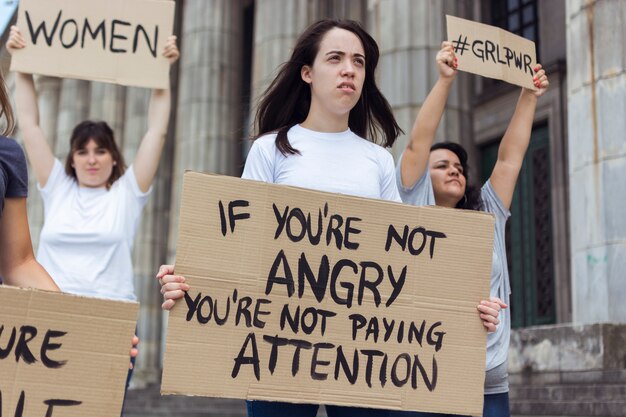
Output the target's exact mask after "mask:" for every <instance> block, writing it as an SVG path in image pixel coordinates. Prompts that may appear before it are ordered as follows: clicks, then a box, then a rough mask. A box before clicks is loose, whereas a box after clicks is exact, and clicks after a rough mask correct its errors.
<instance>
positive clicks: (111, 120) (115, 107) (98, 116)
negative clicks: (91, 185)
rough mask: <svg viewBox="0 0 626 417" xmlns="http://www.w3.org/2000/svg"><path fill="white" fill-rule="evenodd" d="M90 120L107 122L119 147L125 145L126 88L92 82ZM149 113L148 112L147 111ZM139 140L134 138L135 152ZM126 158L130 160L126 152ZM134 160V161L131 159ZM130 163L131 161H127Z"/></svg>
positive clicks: (133, 147) (132, 146)
mask: <svg viewBox="0 0 626 417" xmlns="http://www.w3.org/2000/svg"><path fill="white" fill-rule="evenodd" d="M90 87H91V88H90V103H89V119H91V120H103V121H105V122H107V124H108V125H109V126H111V129H113V133H114V134H115V141H116V142H117V144H118V145H119V146H122V145H123V144H124V115H125V107H126V87H123V86H121V85H115V84H106V83H99V82H92V83H91V85H90ZM146 111H147V110H146ZM140 139H141V137H139V138H133V139H132V140H131V142H132V145H131V146H130V147H131V148H132V149H133V155H134V151H135V150H136V149H137V148H136V146H134V145H135V144H139V140H140ZM124 157H125V158H126V157H128V158H130V155H129V156H127V154H126V152H124ZM131 160H132V159H131ZM127 162H129V161H127Z"/></svg>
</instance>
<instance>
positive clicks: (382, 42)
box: [367, 0, 475, 166]
mask: <svg viewBox="0 0 626 417" xmlns="http://www.w3.org/2000/svg"><path fill="white" fill-rule="evenodd" d="M446 14H452V15H455V16H461V17H463V16H467V15H469V5H468V4H467V2H449V1H438V2H430V1H428V2H426V1H411V0H373V1H370V2H369V10H368V22H367V29H368V31H369V32H370V34H371V35H372V36H373V37H374V38H375V39H376V41H377V42H378V46H379V48H380V53H381V57H380V63H379V65H378V67H379V69H378V80H377V81H378V85H379V87H380V88H381V90H382V92H383V94H384V95H385V97H387V100H388V101H389V103H390V104H391V106H392V108H393V111H394V115H395V116H396V120H397V121H398V124H399V125H400V127H401V128H402V129H403V130H404V132H405V135H403V136H401V137H400V138H399V139H398V141H397V142H396V144H395V145H394V148H393V152H392V153H393V154H394V156H395V157H396V158H398V157H399V156H400V154H401V153H402V151H403V150H404V148H405V146H406V144H407V142H408V140H409V135H410V132H411V128H412V127H413V122H414V121H415V117H416V116H417V112H418V111H419V109H420V107H421V105H422V103H423V102H424V100H425V99H426V96H427V95H428V93H429V92H430V89H431V88H432V87H433V86H434V84H435V82H436V81H437V79H438V72H437V68H436V64H435V56H436V55H437V51H439V49H440V47H441V42H443V41H444V40H445V39H446V26H445V15H446ZM468 82H469V79H468V77H467V75H466V74H459V75H458V76H457V79H456V81H455V84H454V86H453V88H452V91H451V93H450V97H449V99H448V102H447V104H446V111H445V113H444V116H443V119H442V121H441V124H440V125H439V130H438V131H437V138H436V140H450V141H455V142H460V143H461V144H463V145H464V146H465V147H466V148H467V149H472V147H473V146H472V145H473V138H472V136H471V133H470V132H471V129H470V126H471V117H470V112H469V99H468V94H465V92H467V91H469V90H468ZM472 165H474V166H475V164H472Z"/></svg>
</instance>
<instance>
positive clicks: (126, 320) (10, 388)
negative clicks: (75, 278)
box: [0, 285, 139, 417]
mask: <svg viewBox="0 0 626 417" xmlns="http://www.w3.org/2000/svg"><path fill="white" fill-rule="evenodd" d="M138 307H139V304H137V303H133V302H120V301H110V300H102V299H96V298H87V297H79V296H74V295H68V294H63V293H54V292H45V291H36V290H27V289H20V288H14V287H7V286H2V285H0V416H10V417H13V416H20V417H21V416H24V417H26V416H28V417H31V416H41V417H44V416H52V417H54V416H63V417H85V416H98V417H119V415H120V414H121V411H122V402H123V400H124V389H125V386H126V378H127V375H128V365H129V363H130V356H129V355H130V347H131V338H132V336H133V334H134V332H135V325H136V320H137V311H138Z"/></svg>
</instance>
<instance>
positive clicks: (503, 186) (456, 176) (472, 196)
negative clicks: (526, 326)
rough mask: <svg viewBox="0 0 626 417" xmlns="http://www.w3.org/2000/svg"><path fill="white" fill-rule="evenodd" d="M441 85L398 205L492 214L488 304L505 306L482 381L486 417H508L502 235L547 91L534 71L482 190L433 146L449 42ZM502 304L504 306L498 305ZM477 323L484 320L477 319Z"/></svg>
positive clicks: (417, 130) (423, 121)
mask: <svg viewBox="0 0 626 417" xmlns="http://www.w3.org/2000/svg"><path fill="white" fill-rule="evenodd" d="M436 61H437V68H438V70H439V80H438V81H437V83H436V84H435V86H434V87H433V89H432V90H431V91H430V93H429V94H428V97H427V98H426V101H424V104H423V105H422V107H421V109H420V111H419V114H418V115H417V119H416V120H415V124H414V125H413V129H412V131H411V140H410V141H409V143H408V145H407V147H406V149H405V150H404V153H403V154H402V157H401V159H400V162H399V164H398V168H397V181H398V189H399V191H400V196H401V197H402V201H404V202H405V203H408V204H413V205H416V206H423V205H438V206H443V207H450V208H460V209H467V210H481V211H486V212H489V213H492V214H493V215H494V216H495V219H496V223H495V231H494V244H493V246H494V248H493V265H492V272H491V290H490V292H491V296H492V297H494V298H492V299H491V301H492V302H497V303H499V304H500V307H502V310H500V312H499V321H500V325H499V326H497V329H496V331H495V332H493V333H490V334H489V335H488V336H487V362H486V369H487V374H486V377H485V400H484V410H483V416H484V417H507V416H509V396H508V392H509V384H508V374H507V354H508V349H509V338H510V332H511V313H510V311H509V309H506V307H507V305H508V303H509V296H510V292H511V290H510V284H509V277H508V269H507V261H506V247H505V240H504V232H505V225H506V221H507V219H508V218H509V216H510V212H509V208H510V206H511V200H512V198H513V192H514V191H515V183H516V182H517V176H518V174H519V171H520V169H521V167H522V162H523V161H524V155H525V154H526V150H527V149H528V144H529V142H530V134H531V131H532V126H533V119H534V115H535V108H536V106H537V99H538V98H539V97H541V95H543V93H544V92H545V91H546V89H547V88H548V85H549V83H548V78H547V76H546V74H545V71H544V70H543V69H542V68H541V65H537V67H535V69H534V70H535V77H534V79H533V82H534V84H535V86H536V87H537V90H535V91H533V90H529V89H525V88H523V89H522V91H521V93H520V97H519V100H518V102H517V107H516V108H515V114H514V115H513V118H512V119H511V122H510V123H509V126H508V128H507V130H506V132H505V134H504V137H503V138H502V142H501V143H500V148H499V150H498V161H497V162H496V165H495V167H494V169H493V171H492V173H491V176H490V177H489V180H487V182H486V183H485V184H484V185H483V187H482V188H481V189H478V188H475V187H473V186H471V185H469V184H468V178H469V177H468V175H469V173H468V169H467V168H468V167H467V152H466V151H465V149H463V147H462V146H461V145H459V144H456V143H451V142H443V143H436V144H434V145H433V142H434V140H435V135H436V131H437V126H439V122H440V121H441V117H442V115H443V111H444V107H445V104H446V101H447V98H448V93H449V92H450V87H451V86H452V83H453V82H454V78H455V76H456V66H457V60H456V57H455V55H454V49H453V47H452V44H451V43H450V42H444V43H443V44H442V48H441V50H440V51H439V53H438V54H437V58H436ZM502 300H503V301H502ZM481 317H486V316H482V315H481ZM394 415H398V416H400V415H401V416H405V417H427V416H428V417H434V416H441V414H431V413H413V412H402V413H397V414H394Z"/></svg>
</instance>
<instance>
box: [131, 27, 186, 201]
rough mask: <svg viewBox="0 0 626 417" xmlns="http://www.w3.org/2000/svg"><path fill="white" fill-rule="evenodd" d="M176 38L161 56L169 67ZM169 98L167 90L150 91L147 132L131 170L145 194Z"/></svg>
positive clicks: (164, 127)
mask: <svg viewBox="0 0 626 417" xmlns="http://www.w3.org/2000/svg"><path fill="white" fill-rule="evenodd" d="M179 55H180V54H179V52H178V48H177V46H176V36H170V37H169V38H168V40H167V42H166V44H165V48H164V50H163V56H165V57H166V58H167V59H168V60H169V62H170V65H171V64H173V63H174V62H176V60H177V59H178V57H179ZM170 108H171V96H170V91H169V90H160V89H155V90H152V96H151V97H150V105H149V108H148V131H147V132H146V134H145V135H144V137H143V139H142V140H141V144H140V145H139V149H138V150H137V155H136V156H135V160H134V161H133V170H134V173H135V177H136V178H137V183H138V184H139V188H140V189H141V191H143V192H146V191H148V189H149V188H150V185H152V181H153V180H154V176H155V175H156V171H157V168H158V166H159V160H160V159H161V153H162V152H163V145H164V143H165V135H166V134H167V126H168V123H169V118H170Z"/></svg>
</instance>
